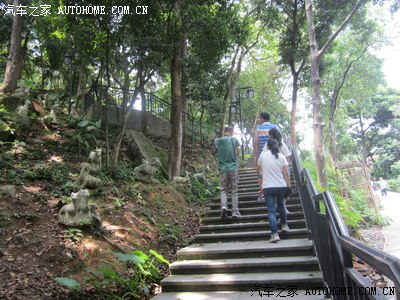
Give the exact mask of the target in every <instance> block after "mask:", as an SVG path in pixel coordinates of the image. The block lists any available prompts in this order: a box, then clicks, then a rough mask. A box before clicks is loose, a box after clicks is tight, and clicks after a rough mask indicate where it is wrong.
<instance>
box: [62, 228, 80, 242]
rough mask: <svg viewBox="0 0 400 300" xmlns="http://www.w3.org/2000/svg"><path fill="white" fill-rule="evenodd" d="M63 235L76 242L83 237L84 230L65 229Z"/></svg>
mask: <svg viewBox="0 0 400 300" xmlns="http://www.w3.org/2000/svg"><path fill="white" fill-rule="evenodd" d="M63 236H64V238H65V239H68V240H70V241H71V242H73V243H76V242H79V241H80V240H81V239H82V238H83V232H82V230H80V229H78V228H68V229H67V230H65V231H64V233H63Z"/></svg>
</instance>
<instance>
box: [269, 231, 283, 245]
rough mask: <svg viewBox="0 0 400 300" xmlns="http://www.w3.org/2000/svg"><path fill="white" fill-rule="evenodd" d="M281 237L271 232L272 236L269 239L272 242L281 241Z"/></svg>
mask: <svg viewBox="0 0 400 300" xmlns="http://www.w3.org/2000/svg"><path fill="white" fill-rule="evenodd" d="M280 240H281V239H280V238H279V235H278V234H277V233H273V234H271V238H270V239H269V242H270V243H276V242H277V241H280Z"/></svg>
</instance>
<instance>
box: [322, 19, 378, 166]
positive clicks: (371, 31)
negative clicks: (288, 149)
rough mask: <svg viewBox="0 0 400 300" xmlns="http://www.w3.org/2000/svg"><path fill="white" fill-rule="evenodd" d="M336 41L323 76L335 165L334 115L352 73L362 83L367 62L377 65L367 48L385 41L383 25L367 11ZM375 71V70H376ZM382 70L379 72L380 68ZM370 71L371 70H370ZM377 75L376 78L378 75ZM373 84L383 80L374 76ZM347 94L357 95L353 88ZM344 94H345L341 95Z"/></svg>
mask: <svg viewBox="0 0 400 300" xmlns="http://www.w3.org/2000/svg"><path fill="white" fill-rule="evenodd" d="M339 37H340V38H338V39H337V40H336V42H335V43H333V47H332V51H331V53H330V54H328V55H327V56H326V57H325V60H324V64H323V68H324V70H325V72H324V74H323V80H324V82H326V84H325V85H324V87H323V93H324V94H325V95H326V96H325V98H326V99H328V101H327V102H328V105H329V113H328V114H329V118H328V134H327V138H328V140H329V150H330V157H331V161H332V164H333V166H336V162H337V156H338V153H337V147H336V131H335V118H336V114H337V112H338V110H339V100H340V95H341V92H342V90H343V89H345V88H346V87H347V89H350V90H351V87H350V86H349V85H346V84H345V83H346V81H347V80H348V79H349V78H350V79H352V77H353V78H354V77H356V78H358V83H357V82H355V83H354V84H358V85H360V84H361V80H360V79H361V78H363V77H364V74H363V73H364V72H365V71H366V66H365V65H366V64H372V65H376V64H375V63H374V58H373V57H372V56H371V55H369V54H368V52H367V51H368V50H370V49H371V48H372V49H376V48H379V47H380V45H381V44H382V43H383V42H384V41H385V37H384V34H383V30H382V28H380V27H379V26H378V25H377V23H376V22H374V21H373V20H367V19H366V17H365V16H364V15H362V16H360V17H358V18H355V22H353V24H352V26H350V27H349V29H348V30H345V31H343V32H342V34H341V36H339ZM376 73H377V72H373V73H372V74H376ZM378 73H379V74H380V72H378ZM368 74H371V73H368ZM379 76H380V75H378V76H377V77H376V78H379ZM369 77H370V79H371V82H370V85H373V86H376V83H379V82H380V81H374V80H372V79H373V76H369ZM346 96H347V97H354V96H355V95H352V93H351V92H348V93H347V94H346ZM342 98H343V97H342Z"/></svg>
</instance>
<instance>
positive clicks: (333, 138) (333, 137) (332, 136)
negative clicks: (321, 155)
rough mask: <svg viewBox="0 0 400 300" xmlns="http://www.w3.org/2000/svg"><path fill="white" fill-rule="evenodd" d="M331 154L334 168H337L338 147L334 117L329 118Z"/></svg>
mask: <svg viewBox="0 0 400 300" xmlns="http://www.w3.org/2000/svg"><path fill="white" fill-rule="evenodd" d="M328 130H329V152H330V154H331V161H332V166H333V167H334V168H336V164H337V147H336V130H335V120H334V117H332V118H329V126H328Z"/></svg>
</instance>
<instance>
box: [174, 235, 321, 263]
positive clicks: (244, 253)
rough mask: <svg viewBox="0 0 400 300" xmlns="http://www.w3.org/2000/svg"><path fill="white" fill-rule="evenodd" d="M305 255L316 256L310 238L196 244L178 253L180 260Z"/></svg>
mask: <svg viewBox="0 0 400 300" xmlns="http://www.w3.org/2000/svg"><path fill="white" fill-rule="evenodd" d="M304 255H311V256H314V245H313V242H312V241H311V240H309V239H308V238H303V239H288V240H281V241H279V242H278V243H270V242H269V241H268V240H261V241H241V242H226V243H219V242H216V243H195V244H192V245H190V246H188V247H185V248H182V249H181V250H178V252H177V257H178V260H194V259H215V258H224V259H228V258H246V257H247V258H257V257H281V256H304Z"/></svg>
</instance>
